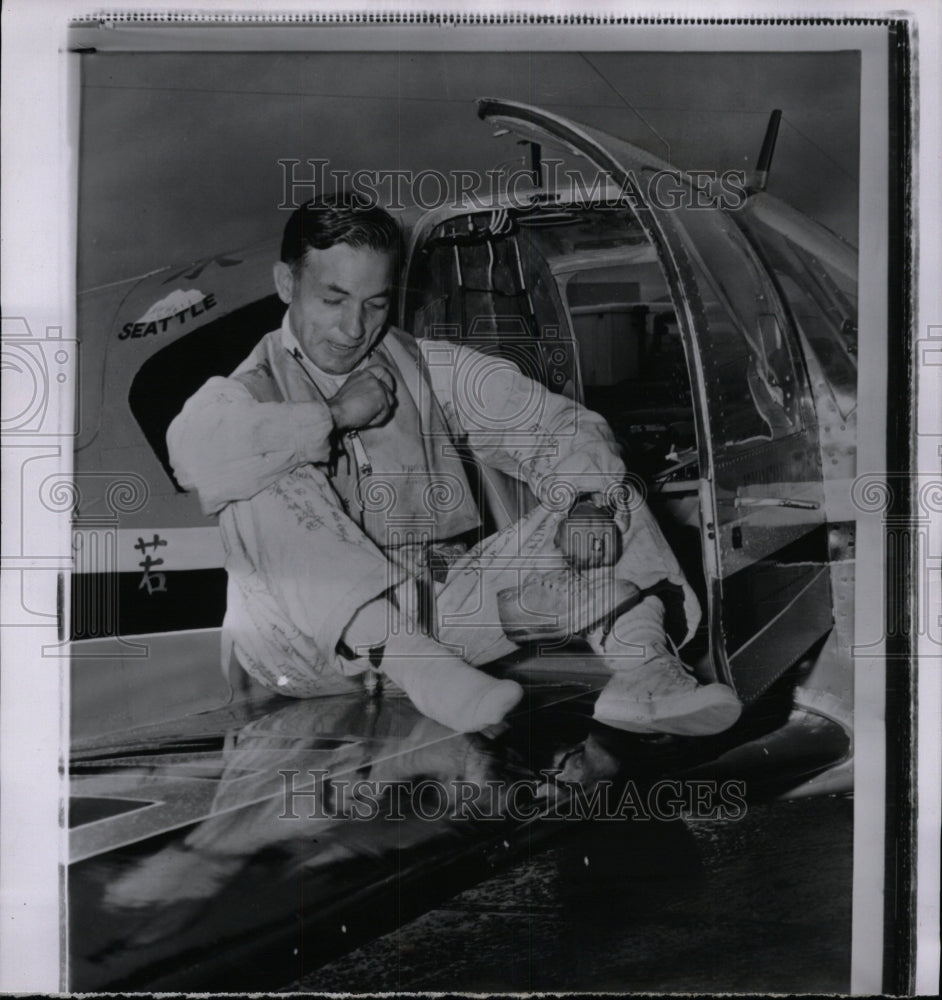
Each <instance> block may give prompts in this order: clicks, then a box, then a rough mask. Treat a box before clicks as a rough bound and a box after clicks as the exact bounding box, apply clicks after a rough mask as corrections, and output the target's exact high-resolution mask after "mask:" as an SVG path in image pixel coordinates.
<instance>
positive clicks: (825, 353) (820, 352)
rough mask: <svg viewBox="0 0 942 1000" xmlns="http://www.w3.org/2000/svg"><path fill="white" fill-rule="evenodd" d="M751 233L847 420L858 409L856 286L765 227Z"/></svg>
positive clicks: (762, 226)
mask: <svg viewBox="0 0 942 1000" xmlns="http://www.w3.org/2000/svg"><path fill="white" fill-rule="evenodd" d="M751 232H752V233H753V235H754V236H755V237H756V238H757V240H758V242H759V250H760V251H761V252H762V254H763V256H764V257H765V259H766V261H767V262H768V264H769V266H770V267H771V269H772V272H773V274H774V275H775V280H776V282H777V283H778V286H779V289H780V291H781V293H782V295H783V297H784V298H785V299H786V300H787V302H788V305H789V307H790V309H791V312H792V316H793V317H794V320H795V323H796V325H797V326H798V329H799V330H800V331H801V333H802V336H803V337H804V340H805V342H806V343H807V344H808V346H809V347H810V349H811V350H812V351H813V352H814V355H815V357H816V358H817V359H818V362H819V363H820V365H821V369H822V371H823V372H824V377H825V378H826V379H827V383H828V386H829V388H830V390H831V395H832V396H833V398H834V402H835V404H836V405H837V408H838V410H839V411H840V413H841V416H843V417H844V418H845V419H846V418H847V417H849V416H850V414H851V413H852V412H853V411H854V410H855V409H856V406H857V290H856V285H855V283H854V282H853V281H852V280H851V279H849V278H847V276H846V275H842V274H839V273H838V272H836V271H835V270H833V269H829V268H828V267H827V266H826V265H825V264H824V263H822V262H821V261H820V260H818V258H816V257H814V256H813V255H812V254H810V253H808V252H807V251H806V250H803V249H802V248H801V247H799V246H797V245H796V244H795V243H793V242H792V241H791V240H788V239H786V237H784V236H782V235H781V234H780V233H777V232H775V231H774V230H772V229H770V228H769V227H767V226H764V225H761V224H755V225H754V227H752V229H751Z"/></svg>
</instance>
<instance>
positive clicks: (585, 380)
mask: <svg viewBox="0 0 942 1000" xmlns="http://www.w3.org/2000/svg"><path fill="white" fill-rule="evenodd" d="M620 256H621V258H622V260H623V261H624V263H621V262H620V263H618V264H608V265H603V266H596V267H588V268H586V269H584V270H579V271H576V272H574V273H572V274H570V275H568V276H567V277H568V280H567V281H566V284H565V295H566V304H567V306H568V308H569V314H570V316H571V318H572V327H573V332H574V334H575V338H576V342H577V344H578V349H579V362H580V370H581V373H582V384H583V389H584V392H585V403H586V406H588V407H589V409H591V410H595V411H596V412H597V413H601V414H602V416H603V417H605V419H606V420H607V422H608V424H609V425H610V426H611V428H612V430H613V431H614V433H615V436H616V438H617V439H618V442H619V445H620V446H621V449H622V452H623V453H624V455H625V459H626V462H627V463H628V465H629V467H630V468H631V469H632V470H633V471H635V472H638V473H640V474H642V475H647V476H650V477H652V478H657V479H660V478H662V477H664V476H670V477H671V478H672V479H673V478H679V479H684V480H685V479H687V478H690V477H693V478H696V475H697V463H696V454H697V440H696V431H695V427H694V415H693V405H692V400H691V391H690V380H689V377H688V373H687V362H686V356H685V352H684V346H683V342H682V340H681V334H680V329H679V327H678V325H677V321H676V317H675V314H674V307H673V304H672V302H671V298H670V292H669V290H668V287H667V283H666V281H665V280H664V277H663V274H662V273H661V269H660V266H659V265H658V263H657V257H656V254H655V251H654V248H653V247H651V246H649V245H645V246H641V247H635V248H626V249H625V251H624V252H623V253H622V254H621V255H620ZM675 473H676V475H675Z"/></svg>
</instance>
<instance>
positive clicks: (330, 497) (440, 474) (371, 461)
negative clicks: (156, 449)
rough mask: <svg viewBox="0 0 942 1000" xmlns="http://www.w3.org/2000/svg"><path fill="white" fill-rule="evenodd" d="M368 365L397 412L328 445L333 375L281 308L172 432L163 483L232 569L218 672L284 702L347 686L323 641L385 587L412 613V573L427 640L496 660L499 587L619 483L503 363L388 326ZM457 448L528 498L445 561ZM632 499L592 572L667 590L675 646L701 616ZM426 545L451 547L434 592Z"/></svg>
mask: <svg viewBox="0 0 942 1000" xmlns="http://www.w3.org/2000/svg"><path fill="white" fill-rule="evenodd" d="M377 363H379V364H382V365H383V366H385V367H386V368H388V369H389V371H390V372H391V373H392V374H393V376H394V377H395V379H396V400H397V403H396V408H395V410H394V412H393V415H392V417H391V418H390V420H389V421H388V422H387V423H386V424H385V425H384V426H383V427H378V428H369V429H365V430H361V431H359V433H358V435H357V438H358V439H357V440H355V441H354V440H350V439H349V438H348V439H346V440H345V441H344V450H343V453H340V454H338V453H337V447H336V443H335V442H336V439H337V437H338V435H337V434H335V433H334V427H333V422H332V419H331V416H330V412H329V410H328V407H327V405H326V403H325V400H326V399H329V398H330V397H331V396H332V395H333V394H334V393H335V392H336V391H337V389H338V388H339V386H340V385H341V384H342V383H343V381H344V379H345V377H346V376H332V375H328V374H327V373H325V372H322V371H320V369H317V368H316V367H315V366H314V365H312V364H311V363H310V362H309V361H308V360H307V359H306V358H305V357H304V355H303V354H302V352H301V350H300V347H299V345H298V343H297V341H296V340H295V338H294V336H293V334H292V332H291V329H290V325H289V323H288V316H287V314H286V315H285V318H284V320H283V322H282V326H281V328H280V329H278V330H274V331H272V332H271V333H269V334H267V335H266V336H265V337H263V338H262V340H261V341H260V342H259V344H258V345H257V346H256V347H255V349H254V350H253V351H252V352H251V354H250V355H249V356H248V357H247V358H246V359H245V361H244V362H243V363H242V364H241V365H239V367H238V368H237V369H236V370H235V371H234V372H233V373H232V375H231V376H230V377H228V378H221V377H214V378H211V379H210V380H209V381H208V382H207V383H206V384H205V385H204V386H203V387H202V388H201V389H199V391H197V392H196V393H195V394H194V395H193V396H192V397H191V398H190V399H189V400H188V401H187V403H186V404H185V406H184V407H183V410H182V411H181V413H180V414H179V415H178V416H177V417H176V418H175V420H174V421H173V422H172V424H171V425H170V428H169V431H168V434H167V441H168V446H169V451H170V457H171V461H172V464H173V468H174V471H175V473H176V476H177V479H178V481H179V482H180V483H181V485H182V486H184V487H186V488H194V487H195V488H196V489H197V490H198V492H199V496H200V500H201V503H202V507H203V510H204V511H205V512H206V513H208V514H215V515H218V518H219V527H220V530H221V532H222V537H223V542H224V546H225V551H226V569H227V571H228V574H229V583H228V593H227V609H226V616H225V621H224V624H223V670H224V672H228V669H229V664H230V661H231V658H232V655H233V654H234V655H235V658H236V659H237V661H238V662H239V663H240V664H241V665H242V667H243V668H244V669H245V670H246V671H247V672H248V673H249V674H250V675H251V676H252V677H253V678H255V680H257V681H258V682H260V683H261V684H263V685H264V686H265V687H267V688H269V689H271V690H274V691H277V692H279V693H281V694H286V695H293V696H296V697H309V696H313V695H319V694H331V693H336V692H340V691H345V690H350V689H351V687H352V686H353V682H352V681H351V679H350V675H351V674H355V673H358V672H362V671H363V670H365V669H366V667H367V666H368V661H367V659H365V658H358V659H349V658H347V657H345V656H344V655H341V652H338V648H337V647H338V643H341V640H342V637H343V634H344V631H345V630H346V628H347V626H348V625H349V624H350V622H351V620H352V619H353V618H354V616H355V615H356V613H357V611H358V610H359V609H360V608H362V607H363V606H364V605H365V604H366V603H367V602H369V601H371V600H373V599H375V598H377V597H380V596H381V595H384V594H385V595H386V596H388V597H390V598H391V599H392V600H393V601H394V602H395V603H397V604H398V605H399V607H400V609H401V611H404V612H405V615H404V617H405V619H406V620H407V621H410V622H414V621H416V620H417V619H419V618H420V617H421V615H420V612H419V602H418V599H417V593H418V588H417V586H416V584H417V582H418V583H419V584H421V583H422V582H423V581H424V583H425V584H426V585H427V586H428V588H429V590H430V592H431V593H432V594H434V601H433V603H434V610H433V612H432V614H431V616H430V620H429V621H428V622H427V623H426V626H425V627H426V628H428V629H429V630H430V631H431V633H432V634H433V636H434V638H436V639H438V640H439V641H440V642H442V643H445V644H448V645H450V646H451V647H452V650H453V651H454V652H455V653H457V655H459V656H461V657H462V658H463V659H464V660H465V661H467V662H469V663H471V664H475V665H478V664H481V663H486V662H489V661H491V660H494V659H496V658H498V657H500V656H503V655H505V654H507V653H509V652H511V651H512V650H513V649H514V648H516V647H515V646H514V644H513V643H512V642H511V641H510V640H509V639H507V638H506V636H505V635H504V633H503V630H502V628H501V625H500V622H499V618H498V613H497V600H496V595H497V592H498V591H499V590H502V589H504V588H506V587H511V586H519V585H520V584H521V583H522V581H523V580H524V579H526V577H527V575H528V574H529V573H530V572H532V571H533V570H534V569H553V568H557V567H560V566H562V565H564V563H563V561H562V556H561V553H560V552H559V551H558V549H557V548H556V547H555V545H554V536H555V534H556V530H557V528H558V526H559V524H560V522H561V521H562V520H563V519H564V518H565V517H566V514H567V512H568V510H569V507H570V504H571V501H572V499H573V497H574V495H575V494H577V493H605V492H606V491H608V490H612V489H617V487H618V484H619V483H621V482H622V481H623V478H624V476H625V467H624V465H623V463H622V461H621V459H620V457H619V455H618V450H617V446H616V443H615V440H614V436H613V434H612V432H611V430H610V428H609V427H608V425H607V424H606V422H605V421H604V420H603V419H602V417H600V416H599V415H598V414H596V413H593V412H591V411H589V410H587V409H585V408H584V407H582V406H580V405H579V404H577V403H574V402H573V401H571V400H569V399H567V398H566V397H563V396H560V395H557V394H555V393H552V392H550V391H548V390H547V389H546V388H544V387H543V386H542V385H541V384H539V383H538V382H535V381H534V380H531V379H529V378H526V377H525V376H524V375H522V374H521V373H520V371H519V370H518V369H517V368H516V367H515V366H514V365H513V364H511V363H509V362H507V361H504V360H502V359H500V358H496V357H494V356H491V355H486V354H483V353H480V352H478V351H474V350H472V349H471V348H468V347H465V346H463V345H461V344H460V343H454V342H449V341H442V340H437V339H424V340H418V341H416V340H415V339H414V338H412V337H411V336H410V335H408V334H406V333H403V332H402V331H399V330H397V329H395V328H390V329H389V330H388V331H387V332H386V334H385V336H384V338H383V339H382V340H381V341H380V343H379V344H378V345H377V347H376V348H374V350H373V351H372V352H371V355H370V356H369V357H367V358H365V359H364V360H363V362H361V364H360V366H359V367H366V366H367V365H371V364H373V365H375V364H377ZM456 444H460V445H462V446H464V447H465V448H466V449H468V450H470V452H471V453H472V454H473V456H474V458H475V459H476V460H477V462H478V463H479V464H480V465H482V466H484V467H489V468H493V469H496V470H499V471H500V472H503V473H506V474H509V475H510V476H512V477H514V478H516V479H519V480H522V481H523V482H524V483H526V484H527V486H529V488H530V490H531V491H532V493H533V495H534V496H535V497H536V499H537V500H538V501H539V503H538V504H537V505H536V507H535V508H534V509H532V510H531V511H529V512H528V513H525V514H523V515H522V516H521V517H520V518H519V519H518V520H516V521H515V522H514V523H511V524H509V525H508V526H507V527H506V528H504V529H503V530H501V531H499V532H498V533H496V534H494V535H492V536H490V537H488V538H486V539H484V540H483V541H481V542H478V544H476V545H474V546H473V548H471V549H470V550H469V551H466V552H464V553H463V554H458V555H457V558H454V556H455V553H456V551H457V552H458V553H461V552H462V549H461V548H460V547H456V546H454V545H451V546H449V545H448V544H447V543H448V542H449V540H452V539H454V538H455V537H456V536H458V535H461V534H463V533H464V532H467V531H469V530H471V529H474V528H476V527H479V526H480V516H479V512H478V507H477V505H476V503H475V501H474V498H473V497H472V494H471V489H470V486H469V484H468V480H467V477H466V475H465V472H464V469H463V466H462V463H461V461H460V459H459V457H458V456H457V454H456V450H455V445H456ZM630 506H631V510H630V525H629V526H628V528H627V531H623V533H622V554H621V556H620V558H619V560H618V562H617V564H616V565H615V567H614V570H612V569H608V570H604V571H603V570H597V571H592V572H614V573H615V575H616V576H618V577H621V578H624V579H628V580H631V581H632V582H633V583H634V584H636V585H637V586H638V587H639V588H641V589H642V590H645V589H647V588H650V587H653V586H655V585H658V584H662V583H664V582H668V583H671V584H674V585H677V586H678V587H680V588H682V593H683V606H684V615H685V618H686V625H687V634H686V636H685V637H683V638H684V641H686V639H689V638H690V636H691V634H692V632H693V630H694V629H695V628H696V625H697V622H698V620H699V615H700V611H699V607H698V604H697V600H696V597H695V596H694V594H693V591H692V590H691V589H690V586H689V585H688V584H687V582H686V581H685V579H684V577H683V574H682V571H681V569H680V566H679V564H678V563H677V560H676V558H675V557H674V554H673V553H672V552H671V550H670V547H669V546H668V544H667V542H666V541H665V539H664V537H663V535H662V534H661V531H660V529H659V528H658V526H657V524H656V522H655V521H654V519H653V517H652V516H651V514H650V512H649V510H648V509H647V507H646V506H645V505H644V503H643V502H642V501H641V500H640V498H638V497H637V496H635V498H634V502H633V503H631V504H630ZM622 523H623V524H624V522H622ZM430 550H442V551H450V553H451V557H452V558H451V559H450V560H449V563H450V564H449V565H448V569H447V576H446V577H445V578H444V579H441V578H439V579H438V580H437V582H434V583H433V582H431V577H430V574H429V571H428V558H427V557H428V554H429V551H430ZM436 576H439V577H440V574H436ZM416 627H418V628H421V627H422V626H421V625H417V626H416ZM341 651H343V645H342V643H341Z"/></svg>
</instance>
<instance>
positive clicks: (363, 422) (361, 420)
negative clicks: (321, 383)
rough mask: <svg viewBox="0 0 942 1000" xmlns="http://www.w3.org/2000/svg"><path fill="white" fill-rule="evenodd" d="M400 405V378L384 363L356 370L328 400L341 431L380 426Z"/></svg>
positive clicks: (335, 422) (336, 424) (334, 419)
mask: <svg viewBox="0 0 942 1000" xmlns="http://www.w3.org/2000/svg"><path fill="white" fill-rule="evenodd" d="M395 406H396V380H395V379H394V378H393V376H392V373H391V372H390V371H389V370H388V369H386V368H383V367H382V366H381V365H370V366H369V367H368V368H364V369H363V370H362V371H358V372H354V373H353V374H352V375H351V376H350V377H349V378H348V379H347V381H346V382H344V384H343V385H342V386H341V387H340V391H339V392H338V393H337V395H336V396H333V397H332V398H331V399H329V400H328V401H327V407H328V409H329V410H330V415H331V417H333V421H334V426H335V427H336V428H337V430H340V431H352V430H359V429H360V428H362V427H378V426H379V425H380V424H382V423H384V422H385V421H386V419H387V418H388V417H389V415H390V414H391V413H392V411H393V410H394V409H395Z"/></svg>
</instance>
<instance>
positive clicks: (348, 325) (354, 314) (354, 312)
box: [340, 302, 366, 341]
mask: <svg viewBox="0 0 942 1000" xmlns="http://www.w3.org/2000/svg"><path fill="white" fill-rule="evenodd" d="M340 332H341V333H342V334H343V335H344V336H345V337H346V338H347V339H348V340H353V341H360V340H362V339H363V337H364V335H365V333H366V324H365V322H364V318H363V308H362V306H358V305H356V304H355V303H353V302H351V303H348V304H347V308H346V309H344V311H343V315H342V316H341V318H340Z"/></svg>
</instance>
